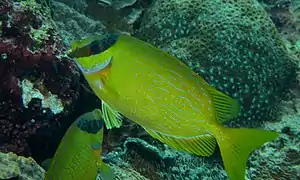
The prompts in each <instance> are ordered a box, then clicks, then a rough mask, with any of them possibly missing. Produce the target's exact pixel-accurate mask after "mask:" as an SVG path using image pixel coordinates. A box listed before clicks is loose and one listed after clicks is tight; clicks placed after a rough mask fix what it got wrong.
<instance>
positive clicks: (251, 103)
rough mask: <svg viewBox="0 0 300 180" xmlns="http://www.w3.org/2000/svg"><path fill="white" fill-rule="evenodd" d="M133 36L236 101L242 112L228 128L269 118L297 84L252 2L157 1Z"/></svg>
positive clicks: (272, 30) (276, 35)
mask: <svg viewBox="0 0 300 180" xmlns="http://www.w3.org/2000/svg"><path fill="white" fill-rule="evenodd" d="M136 36H138V37H139V38H141V39H143V40H146V41H149V42H151V43H153V44H155V45H157V46H159V47H160V48H162V49H165V50H166V51H168V52H170V53H171V54H173V55H175V56H177V57H178V58H179V59H182V60H183V61H185V62H186V64H188V65H189V66H190V67H191V68H192V69H193V70H194V71H195V72H197V73H198V74H200V75H201V76H202V77H204V78H205V79H206V80H207V81H208V82H209V83H210V84H211V85H213V86H215V87H216V88H217V89H219V90H221V91H223V92H225V93H226V94H229V95H230V96H232V97H233V98H236V99H237V100H239V102H240V104H241V105H242V110H241V113H240V117H239V118H238V120H237V121H234V122H231V124H232V125H237V126H241V125H242V126H243V125H245V124H246V125H248V126H255V124H259V123H260V122H261V121H260V120H266V119H272V117H273V116H272V114H271V113H270V112H271V110H272V109H273V108H275V107H276V105H277V104H278V102H279V101H280V100H281V99H282V97H283V95H284V92H285V91H286V90H287V89H288V88H290V87H291V84H292V83H293V82H294V81H295V79H296V78H295V77H296V66H295V64H294V60H293V59H292V58H291V57H290V56H289V54H288V51H287V49H286V47H285V45H284V41H283V40H282V39H281V36H280V34H279V33H278V32H277V30H276V27H275V25H274V24H273V22H272V21H271V19H270V18H269V16H268V14H267V13H266V11H265V10H264V8H263V7H262V6H261V5H260V4H259V3H258V2H257V1H255V0H236V1H223V0H216V1H210V0H203V1H195V0H191V1H187V0H180V1H178V0H162V1H155V2H154V3H153V4H152V6H150V8H149V9H148V11H147V13H146V14H145V16H144V18H143V21H142V24H141V26H140V29H139V31H138V32H137V33H136Z"/></svg>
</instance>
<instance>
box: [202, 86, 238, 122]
mask: <svg viewBox="0 0 300 180" xmlns="http://www.w3.org/2000/svg"><path fill="white" fill-rule="evenodd" d="M206 87H207V90H208V91H209V94H210V95H211V96H212V103H213V107H214V108H215V111H216V118H217V119H218V120H219V122H221V123H225V122H227V121H229V120H232V119H234V118H236V117H237V116H238V115H239V113H240V104H239V103H238V101H237V100H235V99H232V98H231V97H229V96H228V95H226V94H224V93H222V92H221V91H218V90H217V89H215V88H214V87H212V86H210V85H208V84H207V85H206Z"/></svg>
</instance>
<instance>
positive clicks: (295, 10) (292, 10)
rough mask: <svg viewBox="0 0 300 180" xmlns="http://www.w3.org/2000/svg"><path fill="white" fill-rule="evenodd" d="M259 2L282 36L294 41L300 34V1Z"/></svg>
mask: <svg viewBox="0 0 300 180" xmlns="http://www.w3.org/2000/svg"><path fill="white" fill-rule="evenodd" d="M261 4H262V5H263V7H264V8H265V9H266V11H267V12H268V14H269V15H270V17H271V19H272V21H273V22H274V24H275V25H276V27H277V29H278V30H279V32H280V33H281V34H283V36H284V37H285V38H286V39H287V40H289V41H290V42H292V43H293V44H294V43H295V41H296V40H299V38H300V35H299V32H300V2H299V1H298V0H273V1H268V0H261Z"/></svg>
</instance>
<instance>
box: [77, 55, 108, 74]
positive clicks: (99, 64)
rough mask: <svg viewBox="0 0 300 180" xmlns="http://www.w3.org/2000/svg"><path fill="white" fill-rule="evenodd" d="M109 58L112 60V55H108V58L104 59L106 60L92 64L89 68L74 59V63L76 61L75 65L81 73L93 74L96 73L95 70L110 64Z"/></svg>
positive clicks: (97, 70)
mask: <svg viewBox="0 0 300 180" xmlns="http://www.w3.org/2000/svg"><path fill="white" fill-rule="evenodd" d="M111 60H112V56H111V57H109V58H108V59H106V60H105V61H103V62H100V63H96V64H94V65H93V66H92V67H91V68H86V67H83V66H82V65H81V64H80V63H79V62H78V60H75V63H76V65H77V66H78V67H79V69H80V70H81V72H82V73H83V74H93V73H96V72H99V71H101V70H103V69H105V68H106V67H107V66H108V65H109V64H110V62H111Z"/></svg>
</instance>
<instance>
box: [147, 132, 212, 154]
mask: <svg viewBox="0 0 300 180" xmlns="http://www.w3.org/2000/svg"><path fill="white" fill-rule="evenodd" d="M144 129H145V130H146V131H147V132H148V133H149V134H150V135H151V136H152V137H153V138H155V139H158V140H159V141H161V142H163V143H165V144H168V145H169V146H171V147H173V148H175V149H176V150H179V151H185V152H189V153H191V154H195V155H198V156H211V155H212V154H213V153H214V151H215V148H216V139H215V138H214V137H213V136H212V135H210V134H201V135H199V136H194V137H176V136H169V135H164V134H162V133H159V132H157V131H155V130H151V129H147V128H145V127H144Z"/></svg>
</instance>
